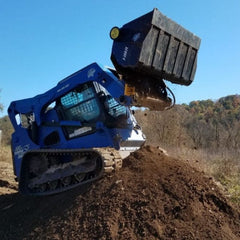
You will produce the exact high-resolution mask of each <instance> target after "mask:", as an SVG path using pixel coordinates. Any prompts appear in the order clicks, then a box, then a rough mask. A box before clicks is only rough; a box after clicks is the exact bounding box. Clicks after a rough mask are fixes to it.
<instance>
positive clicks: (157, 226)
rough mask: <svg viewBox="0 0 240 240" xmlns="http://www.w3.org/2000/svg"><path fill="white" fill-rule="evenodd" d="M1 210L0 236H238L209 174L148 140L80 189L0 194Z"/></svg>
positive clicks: (231, 212) (237, 221)
mask: <svg viewBox="0 0 240 240" xmlns="http://www.w3.org/2000/svg"><path fill="white" fill-rule="evenodd" d="M0 215H1V218H0V238H1V239H91V240H92V239H106V240H108V239H109V240H110V239H138V240H139V239H194V240H195V239H201V240H202V239H229V240H230V239H231V240H233V239H240V214H239V212H238V211H237V210H236V209H234V207H233V206H232V205H231V204H230V203H229V202H228V201H227V199H226V198H225V197H224V196H223V195H222V194H221V192H220V190H219V189H218V187H217V186H216V185H215V184H214V182H213V180H212V179H211V178H209V177H207V176H205V175H204V173H202V172H199V171H197V170H195V169H194V168H192V167H191V166H190V165H189V164H187V163H185V162H183V161H180V160H177V159H174V158H171V157H169V156H166V155H164V154H163V153H162V152H161V151H160V150H159V149H158V148H155V147H149V146H146V147H143V148H142V149H141V150H139V151H137V152H135V153H133V154H131V155H130V156H129V157H128V158H127V159H126V160H125V161H124V166H123V168H122V169H121V170H120V171H119V172H118V173H116V174H113V175H110V176H106V177H104V178H102V179H101V180H100V181H98V182H96V183H95V184H94V185H92V186H91V187H90V188H89V190H88V191H86V192H85V193H79V189H74V190H72V191H69V192H66V193H63V194H58V195H55V196H51V197H41V198H32V197H24V196H22V195H20V194H18V193H14V192H12V193H11V194H7V195H6V194H5V195H0Z"/></svg>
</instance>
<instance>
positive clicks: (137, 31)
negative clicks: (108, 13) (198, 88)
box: [110, 8, 201, 110]
mask: <svg viewBox="0 0 240 240" xmlns="http://www.w3.org/2000/svg"><path fill="white" fill-rule="evenodd" d="M110 37H111V38H112V39H113V46H112V53H111V60H112V62H113V64H114V66H115V68H116V70H117V72H118V73H120V74H121V75H122V76H123V79H124V80H125V82H126V83H127V84H128V85H130V86H132V87H135V93H136V94H135V97H136V98H138V99H139V100H140V99H143V98H145V100H146V99H147V98H149V99H152V98H153V99H154V101H157V100H159V101H164V102H165V103H166V104H167V105H169V106H170V105H171V104H172V103H171V100H170V99H169V97H168V94H167V92H168V91H167V88H166V86H165V83H164V82H163V79H165V80H168V81H170V82H172V83H176V84H181V85H186V86H188V85H190V84H191V83H192V81H193V79H194V76H195V72H196V67H197V53H198V50H199V47H200V42H201V40H200V38H199V37H197V36H196V35H194V34H193V33H191V32H189V31H188V30H186V29H185V28H183V27H182V26H180V25H179V24H177V23H176V22H174V21H172V20H171V19H169V18H168V17H166V16H164V15H163V14H162V13H161V12H160V11H159V10H158V9H156V8H155V9H154V10H153V11H151V12H149V13H147V14H146V15H143V16H141V17H139V18H137V19H135V20H133V21H131V22H129V23H127V24H125V25H123V26H122V27H121V28H118V27H113V28H112V30H111V31H110ZM139 96H141V97H139ZM157 104H158V103H156V104H154V105H157ZM156 110H157V109H156Z"/></svg>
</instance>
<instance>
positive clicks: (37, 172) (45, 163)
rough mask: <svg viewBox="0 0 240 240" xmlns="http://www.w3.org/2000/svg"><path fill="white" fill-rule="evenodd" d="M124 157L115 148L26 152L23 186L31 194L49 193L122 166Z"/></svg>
mask: <svg viewBox="0 0 240 240" xmlns="http://www.w3.org/2000/svg"><path fill="white" fill-rule="evenodd" d="M121 166H122V159H121V157H120V155H119V153H118V151H117V150H115V149H113V148H93V149H77V150H74V149H72V150H70V149H69V150H59V149H49V150H48V149H45V150H33V151H29V152H28V153H26V154H25V156H24V159H23V166H22V174H21V179H20V182H19V188H20V190H21V191H22V192H23V193H25V194H28V195H50V194H55V193H58V192H62V191H66V190H68V189H71V188H73V187H76V186H81V185H82V186H83V185H85V184H87V183H90V182H93V181H95V180H97V179H99V178H100V177H101V176H103V174H104V173H109V172H112V171H116V170H118V169H120V168H121Z"/></svg>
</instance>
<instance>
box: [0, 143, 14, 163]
mask: <svg viewBox="0 0 240 240" xmlns="http://www.w3.org/2000/svg"><path fill="white" fill-rule="evenodd" d="M0 162H8V163H11V162H12V155H11V147H10V146H9V145H3V144H2V145H0Z"/></svg>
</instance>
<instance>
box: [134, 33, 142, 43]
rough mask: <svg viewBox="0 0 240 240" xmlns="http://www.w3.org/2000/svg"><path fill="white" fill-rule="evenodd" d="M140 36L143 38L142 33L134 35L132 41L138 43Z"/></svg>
mask: <svg viewBox="0 0 240 240" xmlns="http://www.w3.org/2000/svg"><path fill="white" fill-rule="evenodd" d="M140 36H141V33H136V34H134V35H133V38H132V40H133V41H134V42H136V41H137V40H138V39H139V38H140Z"/></svg>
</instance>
